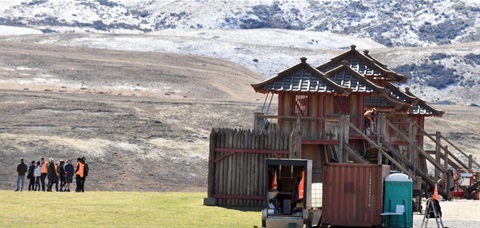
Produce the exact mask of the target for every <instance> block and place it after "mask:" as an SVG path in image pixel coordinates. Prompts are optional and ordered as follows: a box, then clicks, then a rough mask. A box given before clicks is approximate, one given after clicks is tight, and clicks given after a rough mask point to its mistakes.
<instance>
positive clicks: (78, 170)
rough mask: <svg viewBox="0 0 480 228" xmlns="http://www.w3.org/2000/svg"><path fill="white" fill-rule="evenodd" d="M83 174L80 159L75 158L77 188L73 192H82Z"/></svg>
mask: <svg viewBox="0 0 480 228" xmlns="http://www.w3.org/2000/svg"><path fill="white" fill-rule="evenodd" d="M83 172H84V165H83V163H82V159H81V158H77V164H76V165H75V182H76V183H77V187H76V188H75V192H81V191H82V178H83Z"/></svg>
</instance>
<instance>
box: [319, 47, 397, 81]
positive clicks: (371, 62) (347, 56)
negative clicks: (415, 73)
mask: <svg viewBox="0 0 480 228" xmlns="http://www.w3.org/2000/svg"><path fill="white" fill-rule="evenodd" d="M344 60H346V61H348V63H349V67H350V68H351V69H352V70H354V71H356V72H358V73H359V74H360V75H362V76H371V77H377V78H382V79H384V80H387V81H398V82H404V81H406V80H407V77H405V76H403V75H401V74H398V73H396V72H394V71H393V70H391V69H389V68H388V67H387V65H385V64H383V63H380V62H379V61H378V60H376V59H374V58H373V57H371V56H370V55H368V51H365V55H363V54H361V53H360V52H358V51H357V50H356V49H355V45H352V46H351V49H350V50H349V51H347V52H345V53H343V54H340V55H339V56H337V57H335V58H333V59H331V60H330V61H329V62H327V63H325V64H323V65H321V66H319V67H317V69H318V70H319V71H321V72H323V73H325V72H327V71H330V70H332V69H335V68H337V67H338V66H341V65H342V61H344Z"/></svg>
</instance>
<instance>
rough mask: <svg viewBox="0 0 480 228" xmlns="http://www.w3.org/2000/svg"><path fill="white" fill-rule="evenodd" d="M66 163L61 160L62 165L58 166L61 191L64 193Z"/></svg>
mask: <svg viewBox="0 0 480 228" xmlns="http://www.w3.org/2000/svg"><path fill="white" fill-rule="evenodd" d="M64 166H65V162H64V161H63V160H60V164H59V165H58V175H59V176H60V191H61V192H63V187H65V181H66V176H67V173H66V172H65V168H64Z"/></svg>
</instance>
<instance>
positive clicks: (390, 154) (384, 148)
mask: <svg viewBox="0 0 480 228" xmlns="http://www.w3.org/2000/svg"><path fill="white" fill-rule="evenodd" d="M342 120H346V121H345V123H343V124H344V125H345V126H348V127H349V130H353V131H354V132H356V133H358V134H359V135H361V136H362V139H363V140H365V141H366V143H368V145H369V148H368V156H367V158H368V159H365V158H364V157H362V156H361V155H360V154H358V153H357V152H356V151H355V150H354V149H353V148H352V147H351V146H350V145H348V144H347V143H344V144H343V151H345V152H346V153H347V154H348V156H349V158H350V159H351V160H353V161H354V162H356V163H371V164H379V163H382V161H388V163H390V164H392V165H394V166H395V168H396V169H399V170H400V171H402V172H403V173H405V174H407V175H408V176H410V177H411V178H412V179H414V180H415V179H417V176H420V177H421V180H422V181H423V182H424V183H426V184H427V185H428V186H430V188H431V189H434V188H435V182H436V178H438V176H437V177H435V176H434V177H433V179H432V178H431V177H430V176H429V175H428V173H426V172H425V171H424V170H421V169H419V168H418V167H417V165H415V164H416V162H415V161H411V160H410V159H408V158H406V157H405V156H404V155H402V153H400V152H399V151H398V150H397V149H396V148H395V146H393V145H392V144H391V143H390V142H389V141H388V140H385V138H384V136H383V134H382V132H377V134H378V135H377V137H375V141H376V142H375V141H374V139H372V138H371V137H369V136H367V135H365V134H364V133H363V132H362V131H361V130H360V129H358V128H357V127H356V126H355V125H353V124H352V123H351V122H349V121H348V118H342ZM377 122H378V123H377V124H378V127H377V129H383V126H387V127H386V128H387V129H389V130H390V129H391V130H393V131H394V132H395V133H396V134H397V135H399V136H402V137H403V138H404V139H405V141H407V142H408V143H409V144H410V146H411V148H412V149H413V150H412V152H411V153H412V154H413V156H411V157H417V155H421V157H423V158H425V160H426V161H429V162H430V163H431V164H432V165H433V166H434V167H435V169H436V171H437V173H443V174H445V173H446V172H447V165H446V164H449V165H450V166H451V167H455V168H460V167H463V168H465V169H471V168H472V167H471V166H472V164H476V165H477V166H478V167H479V168H480V165H479V164H478V163H477V162H476V161H473V159H472V157H471V155H470V156H467V155H466V154H465V153H463V152H461V153H462V154H463V155H465V156H467V157H468V158H469V166H467V165H465V164H464V163H463V162H461V160H460V159H458V158H457V157H456V156H455V155H454V154H452V153H451V152H450V151H449V150H448V147H444V146H441V144H440V143H439V142H438V141H437V140H435V139H434V138H433V137H431V136H429V134H428V133H426V132H425V130H424V129H422V128H421V127H420V126H419V125H416V127H417V128H418V129H419V130H420V131H421V132H423V134H424V135H426V136H428V137H429V138H430V139H432V140H433V141H434V142H435V143H436V144H438V145H440V146H439V147H438V148H440V149H441V150H443V153H439V152H438V151H437V152H436V154H437V155H438V156H436V157H435V158H434V157H432V156H431V151H429V153H427V152H426V151H424V150H423V148H421V147H419V146H417V142H416V141H414V140H412V138H413V137H409V136H408V135H407V134H406V133H404V132H402V131H400V130H399V129H398V128H397V127H396V126H395V125H394V124H393V123H391V122H390V121H388V120H387V119H386V118H385V116H382V115H380V116H379V118H378V119H377ZM411 124H415V123H411ZM437 138H438V137H437ZM443 139H444V140H445V141H446V142H448V143H450V144H451V142H450V141H448V139H446V138H443ZM343 141H344V142H348V139H346V140H343ZM452 146H453V147H454V148H456V149H458V147H456V146H454V145H453V144H452ZM379 155H381V156H379ZM442 160H443V163H444V164H441V161H442ZM438 192H439V194H440V195H442V197H444V199H450V198H451V197H450V196H449V192H446V191H444V189H438Z"/></svg>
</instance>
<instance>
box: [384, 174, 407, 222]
mask: <svg viewBox="0 0 480 228" xmlns="http://www.w3.org/2000/svg"><path fill="white" fill-rule="evenodd" d="M412 197H413V181H412V179H411V178H410V177H409V176H407V175H405V174H403V173H394V174H390V175H389V176H388V177H387V178H385V195H384V199H383V211H384V213H382V215H383V216H382V217H383V224H384V226H385V227H413V210H412Z"/></svg>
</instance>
